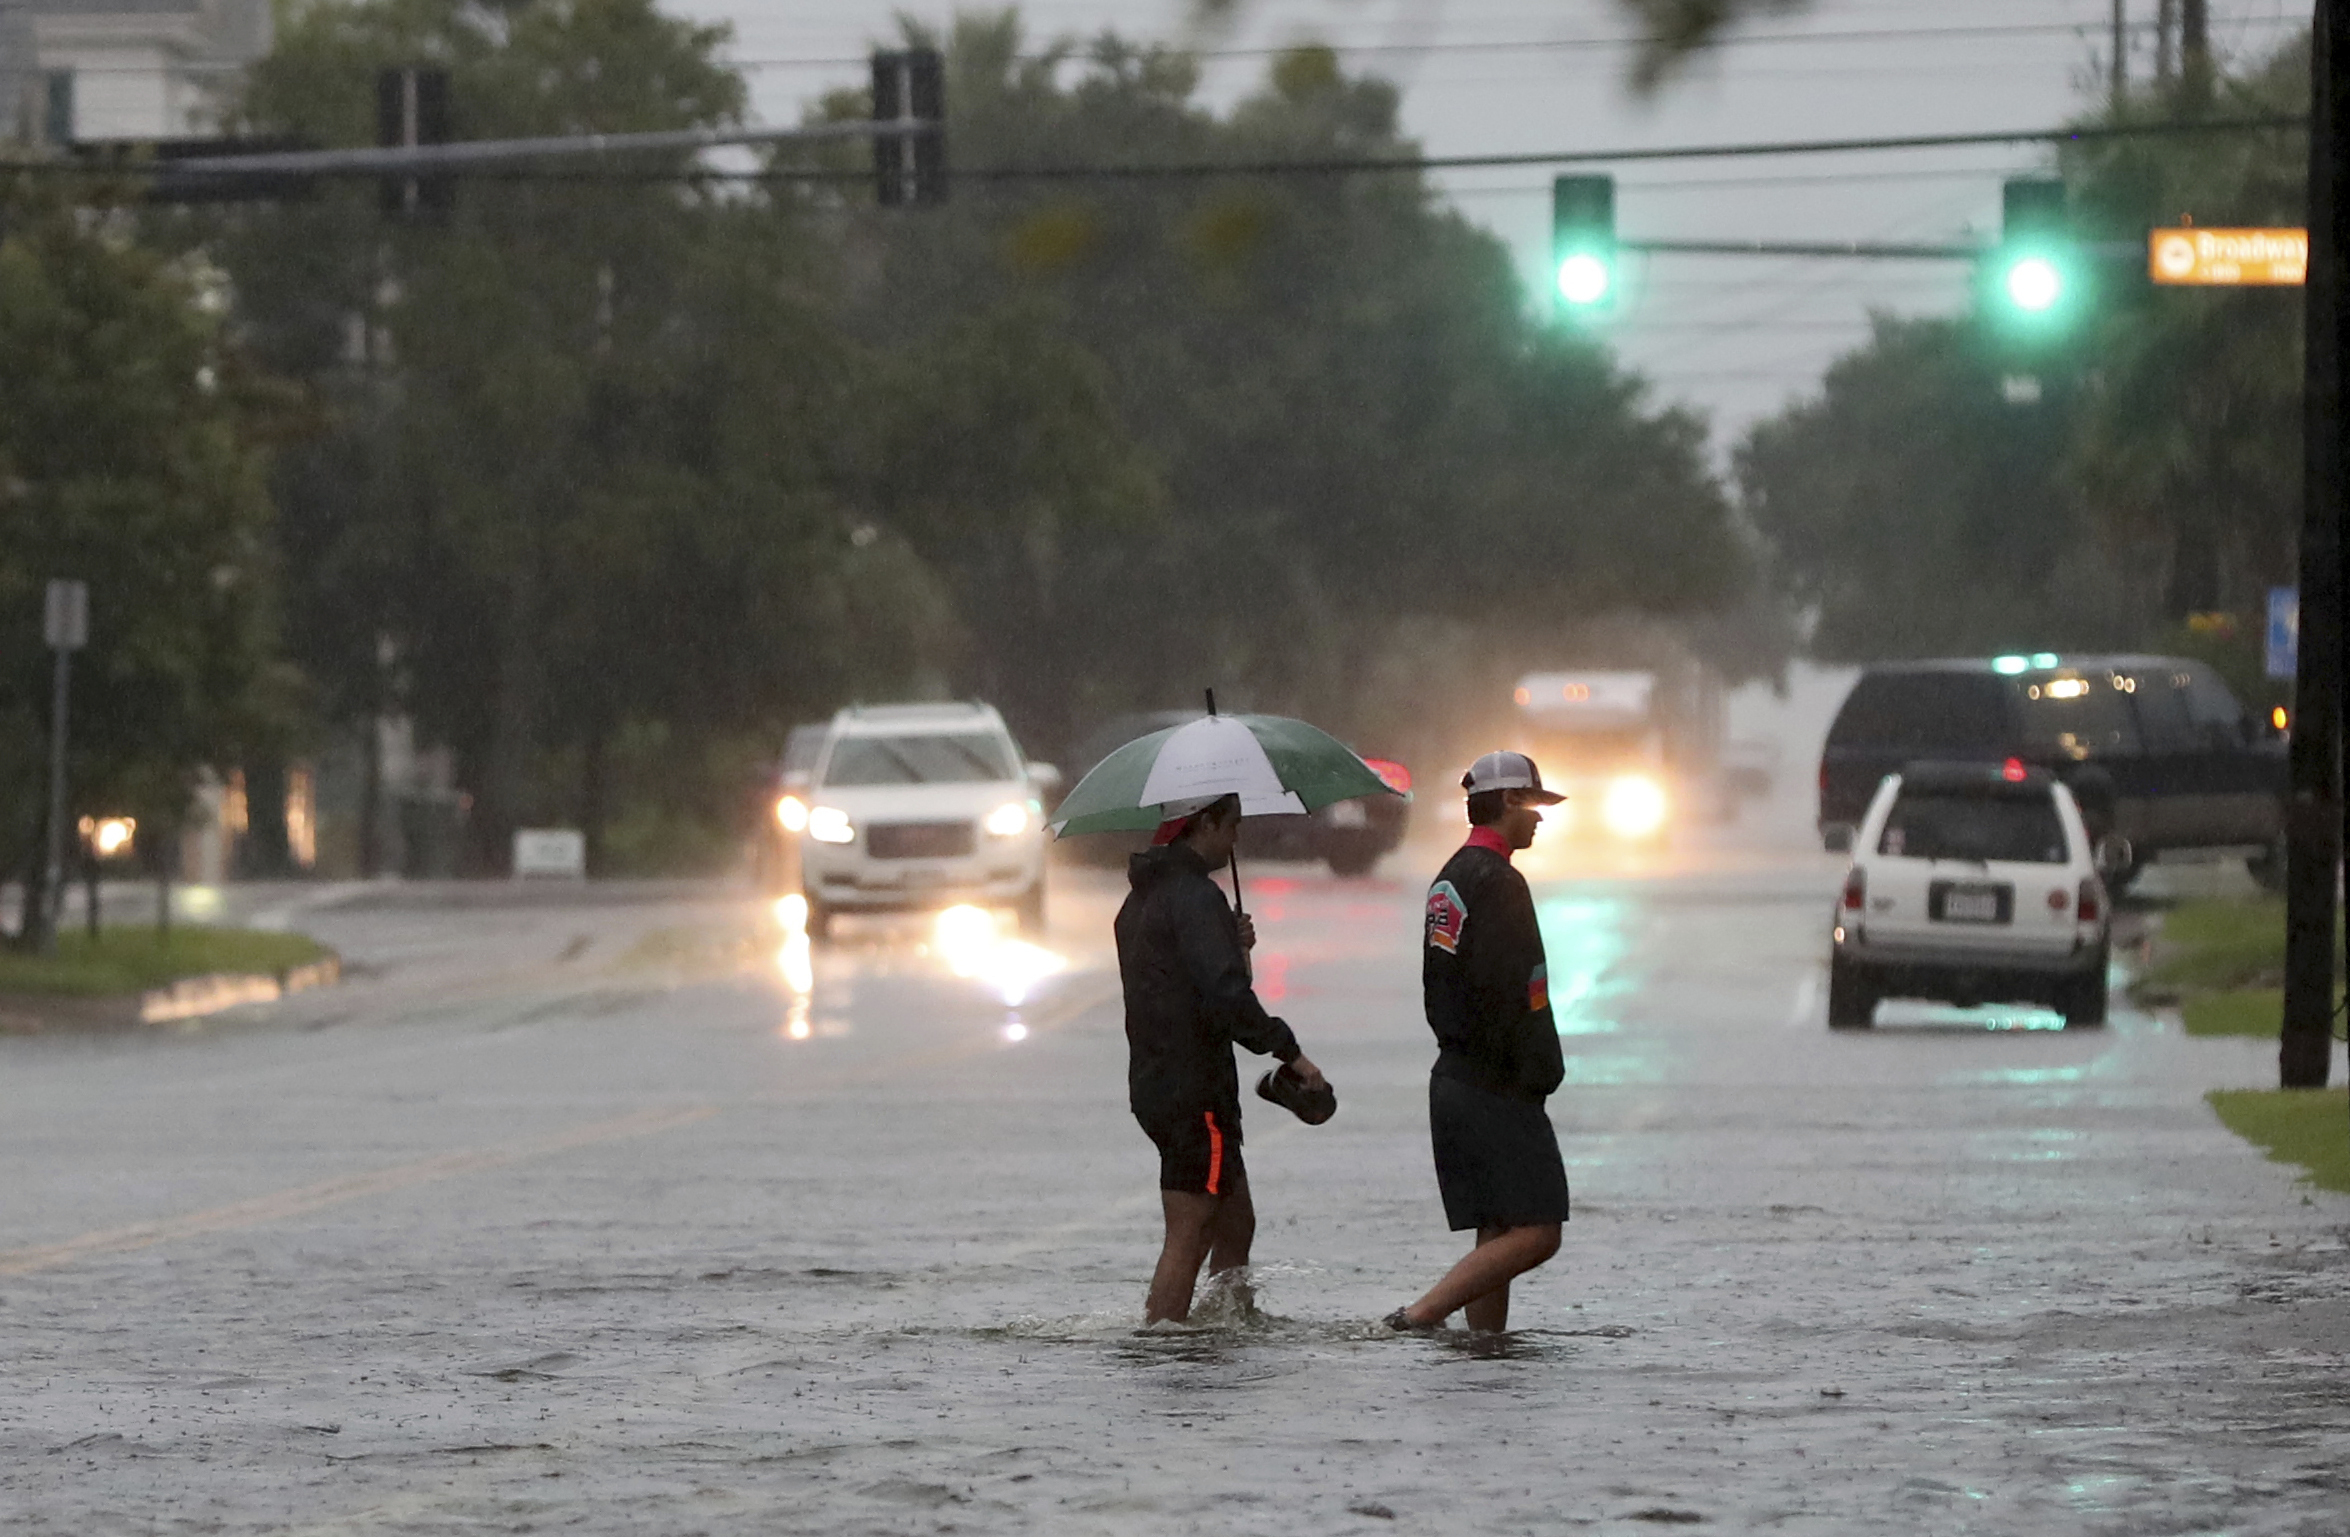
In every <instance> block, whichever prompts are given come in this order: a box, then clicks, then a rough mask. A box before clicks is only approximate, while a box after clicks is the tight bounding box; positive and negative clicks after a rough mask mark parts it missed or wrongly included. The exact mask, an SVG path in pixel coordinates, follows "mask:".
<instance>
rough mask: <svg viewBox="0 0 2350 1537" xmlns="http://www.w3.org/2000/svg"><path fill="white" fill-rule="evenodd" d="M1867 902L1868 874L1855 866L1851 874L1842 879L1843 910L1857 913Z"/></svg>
mask: <svg viewBox="0 0 2350 1537" xmlns="http://www.w3.org/2000/svg"><path fill="white" fill-rule="evenodd" d="M1868 900H1869V873H1868V872H1867V871H1866V870H1863V869H1860V868H1859V867H1857V866H1855V867H1854V869H1853V872H1852V873H1851V874H1850V875H1847V876H1846V877H1844V910H1845V911H1846V912H1848V913H1857V912H1859V911H1860V910H1861V909H1862V908H1863V907H1865V906H1867V905H1868Z"/></svg>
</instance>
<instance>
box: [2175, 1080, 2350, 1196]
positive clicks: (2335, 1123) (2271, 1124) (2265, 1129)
mask: <svg viewBox="0 0 2350 1537" xmlns="http://www.w3.org/2000/svg"><path fill="white" fill-rule="evenodd" d="M2204 1098H2205V1099H2206V1100H2207V1101H2208V1102H2209V1103H2210V1105H2211V1108H2212V1112H2213V1113H2214V1114H2216V1115H2217V1116H2218V1117H2219V1119H2220V1124H2221V1125H2223V1126H2225V1127H2227V1129H2228V1130H2230V1131H2232V1132H2234V1133H2235V1134H2236V1135H2237V1136H2239V1137H2242V1138H2243V1139H2244V1140H2245V1141H2247V1142H2249V1143H2251V1144H2252V1145H2253V1146H2254V1147H2257V1148H2259V1149H2260V1150H2261V1151H2262V1152H2263V1153H2266V1154H2267V1155H2268V1160H2269V1162H2271V1163H2289V1164H2299V1165H2300V1166H2301V1169H2302V1175H2301V1177H2302V1179H2303V1180H2305V1181H2307V1182H2308V1183H2310V1184H2312V1185H2315V1186H2316V1187H2317V1188H2318V1189H2320V1190H2332V1191H2337V1192H2340V1193H2343V1194H2350V1109H2346V1108H2345V1105H2344V1102H2343V1098H2342V1093H2341V1091H2340V1090H2339V1089H2214V1090H2213V1091H2212V1092H2211V1093H2209V1094H2206V1095H2205V1096H2204Z"/></svg>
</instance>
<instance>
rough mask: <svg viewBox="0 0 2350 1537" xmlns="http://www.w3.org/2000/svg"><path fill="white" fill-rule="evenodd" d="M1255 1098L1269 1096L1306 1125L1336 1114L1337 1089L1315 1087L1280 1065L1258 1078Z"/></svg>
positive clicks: (1320, 1122) (1268, 1097) (1325, 1086)
mask: <svg viewBox="0 0 2350 1537" xmlns="http://www.w3.org/2000/svg"><path fill="white" fill-rule="evenodd" d="M1257 1098H1259V1099H1269V1100H1271V1101H1272V1102H1273V1103H1274V1104H1276V1105H1279V1106H1280V1107H1281V1108H1282V1109H1284V1110H1286V1111H1288V1112H1289V1113H1290V1114H1291V1115H1294V1116H1296V1117H1297V1118H1298V1119H1299V1120H1301V1121H1303V1122H1305V1123H1306V1124H1307V1125H1308V1126H1319V1125H1321V1124H1322V1123H1323V1122H1324V1121H1327V1120H1329V1119H1330V1118H1331V1117H1332V1116H1334V1115H1336V1114H1337V1113H1338V1091H1337V1090H1335V1089H1333V1088H1331V1087H1330V1085H1329V1084H1328V1083H1326V1082H1325V1083H1324V1084H1323V1085H1322V1086H1321V1087H1320V1088H1318V1089H1309V1088H1307V1087H1306V1081H1305V1080H1304V1079H1303V1078H1300V1077H1299V1076H1298V1075H1297V1074H1296V1073H1294V1072H1292V1071H1291V1070H1290V1069H1289V1068H1288V1066H1286V1065H1283V1066H1281V1067H1277V1068H1275V1069H1273V1071H1271V1072H1269V1073H1267V1074H1266V1075H1265V1076H1264V1077H1262V1078H1259V1079H1258V1080H1257Z"/></svg>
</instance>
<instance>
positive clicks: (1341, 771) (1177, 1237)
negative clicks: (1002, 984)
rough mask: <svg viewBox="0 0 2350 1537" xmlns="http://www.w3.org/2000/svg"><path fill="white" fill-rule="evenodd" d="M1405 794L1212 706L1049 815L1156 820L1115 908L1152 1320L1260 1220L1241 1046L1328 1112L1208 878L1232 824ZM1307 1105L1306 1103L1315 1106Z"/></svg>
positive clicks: (1073, 826)
mask: <svg viewBox="0 0 2350 1537" xmlns="http://www.w3.org/2000/svg"><path fill="white" fill-rule="evenodd" d="M1395 793H1397V792H1396V791H1394V790H1393V789H1391V788H1390V787H1389V786H1388V785H1387V783H1386V782H1385V781H1384V780H1382V779H1381V778H1380V777H1379V776H1378V775H1377V774H1375V773H1373V772H1372V771H1371V768H1370V765H1368V764H1366V763H1365V762H1363V760H1362V759H1361V758H1358V757H1356V756H1355V755H1354V754H1353V753H1352V752H1350V751H1348V750H1347V748H1346V747H1345V746H1344V745H1343V744H1342V743H1340V742H1339V741H1338V740H1337V739H1335V738H1334V737H1332V736H1331V735H1330V734H1329V733H1327V732H1325V731H1321V730H1318V729H1316V728H1315V727H1313V726H1309V725H1307V724H1306V723H1305V722H1304V721H1301V720H1291V719H1289V718H1287V717H1286V716H1279V715H1219V714H1217V713H1216V696H1215V695H1214V694H1213V693H1212V692H1211V693H1210V694H1209V695H1208V713H1207V714H1206V715H1205V716H1202V717H1201V718H1199V719H1197V720H1193V721H1187V722H1185V723H1184V724H1182V725H1180V726H1169V727H1167V728H1165V729H1164V730H1160V731H1154V732H1151V733H1150V734H1148V735H1147V736H1140V737H1137V738H1135V739H1134V740H1133V741H1131V742H1128V743H1127V744H1126V745H1125V746H1124V747H1121V748H1119V749H1118V750H1117V751H1116V752H1114V753H1112V754H1110V755H1109V756H1108V757H1107V758H1104V759H1103V760H1102V761H1101V762H1100V763H1097V764H1095V765H1094V767H1093V768H1092V769H1091V770H1089V771H1088V772H1087V773H1086V775H1085V777H1084V778H1083V779H1080V780H1079V781H1078V782H1077V785H1076V788H1074V789H1072V790H1071V791H1070V792H1069V794H1068V797H1067V798H1066V799H1065V800H1063V801H1062V802H1061V804H1060V806H1059V808H1058V809H1057V810H1056V811H1055V812H1054V815H1053V823H1052V826H1053V830H1054V832H1056V833H1057V834H1059V835H1061V836H1063V837H1067V836H1070V835H1072V834H1079V833H1106V832H1139V831H1142V830H1144V829H1147V828H1156V829H1157V832H1156V833H1155V834H1154V835H1153V837H1152V839H1151V847H1150V848H1149V849H1148V850H1147V851H1145V852H1143V853H1140V854H1137V855H1135V856H1134V859H1133V861H1132V864H1131V866H1130V868H1129V870H1128V875H1127V878H1128V881H1129V882H1130V883H1131V885H1132V887H1133V890H1131V891H1130V892H1129V893H1128V894H1127V897H1126V903H1125V905H1124V906H1123V907H1121V908H1119V910H1118V925H1117V935H1118V974H1119V977H1120V979H1121V980H1122V981H1123V982H1124V984H1125V989H1126V1043H1127V1046H1128V1049H1129V1052H1130V1055H1129V1057H1128V1064H1127V1074H1126V1082H1127V1099H1128V1102H1129V1103H1130V1104H1131V1105H1132V1107H1133V1109H1134V1118H1135V1119H1136V1120H1138V1121H1140V1122H1141V1123H1142V1129H1143V1130H1144V1131H1145V1132H1147V1133H1149V1134H1150V1139H1151V1140H1152V1141H1153V1142H1155V1143H1157V1144H1158V1147H1159V1190H1160V1193H1161V1199H1162V1204H1163V1205H1164V1207H1165V1211H1166V1218H1167V1240H1166V1245H1165V1247H1164V1249H1163V1250H1162V1251H1161V1253H1160V1255H1159V1265H1158V1271H1157V1273H1156V1274H1155V1275H1153V1276H1152V1278H1151V1289H1150V1298H1149V1301H1148V1303H1147V1304H1146V1305H1145V1316H1147V1317H1148V1318H1149V1320H1150V1321H1151V1322H1153V1323H1156V1322H1158V1321H1159V1320H1161V1319H1184V1318H1188V1317H1189V1316H1190V1315H1191V1293H1192V1287H1193V1285H1194V1283H1196V1282H1197V1281H1198V1279H1199V1271H1200V1266H1201V1265H1202V1264H1203V1263H1205V1264H1206V1265H1207V1267H1208V1269H1209V1270H1210V1271H1211V1272H1214V1273H1219V1274H1220V1273H1223V1272H1225V1271H1230V1270H1234V1269H1237V1268H1238V1267H1240V1266H1242V1265H1245V1264H1247V1263H1248V1251H1249V1244H1250V1241H1251V1240H1252V1239H1254V1237H1255V1236H1256V1226H1257V1214H1256V1207H1255V1205H1254V1203H1253V1202H1252V1201H1251V1200H1250V1198H1249V1188H1248V1171H1247V1170H1246V1169H1244V1168H1243V1167H1242V1166H1241V1162H1240V1080H1239V1075H1238V1074H1237V1073H1235V1072H1234V1071H1233V1065H1232V1048H1233V1047H1234V1046H1235V1045H1241V1046H1246V1047H1247V1048H1248V1049H1249V1050H1251V1051H1254V1052H1260V1053H1263V1054H1265V1055H1267V1056H1273V1057H1278V1058H1280V1059H1281V1061H1282V1062H1283V1063H1284V1064H1286V1065H1285V1066H1284V1067H1283V1069H1282V1071H1281V1073H1280V1074H1279V1075H1278V1077H1277V1078H1275V1079H1274V1080H1272V1083H1271V1085H1268V1084H1260V1085H1259V1086H1258V1092H1259V1093H1260V1094H1264V1095H1265V1096H1266V1097H1267V1098H1269V1099H1273V1100H1274V1101H1275V1102H1276V1103H1280V1104H1285V1105H1288V1106H1289V1108H1291V1109H1292V1110H1294V1111H1296V1113H1297V1114H1298V1116H1299V1118H1300V1119H1302V1120H1305V1121H1307V1122H1309V1123H1311V1124H1318V1123H1319V1122H1321V1121H1324V1120H1327V1119H1329V1117H1330V1115H1331V1114H1332V1113H1333V1112H1334V1111H1335V1109H1336V1102H1335V1100H1333V1099H1332V1098H1331V1095H1330V1085H1329V1083H1328V1081H1327V1080H1326V1079H1324V1078H1323V1076H1322V1070H1321V1069H1320V1068H1318V1067H1316V1066H1314V1064H1313V1063H1312V1062H1309V1061H1308V1060H1306V1058H1305V1057H1304V1056H1303V1055H1302V1054H1301V1053H1300V1052H1299V1051H1298V1049H1297V1037H1295V1036H1293V1035H1291V1034H1290V1032H1289V1026H1287V1025H1285V1024H1283V1023H1282V1022H1281V1021H1280V1020H1278V1019H1275V1018H1273V1017H1272V1016H1271V1015H1269V1014H1267V1013H1266V1012H1265V1006H1264V1005H1263V1004H1261V1003H1259V1002H1258V1001H1257V995H1256V992H1255V991H1254V989H1252V988H1251V987H1250V986H1249V968H1248V952H1249V948H1250V946H1252V945H1254V944H1255V943H1256V930H1255V927H1254V926H1253V925H1252V924H1250V922H1249V921H1248V918H1247V917H1246V916H1245V915H1244V914H1242V913H1237V912H1235V911H1234V908H1235V907H1236V906H1238V903H1239V897H1240V872H1239V869H1238V867H1237V866H1234V868H1233V875H1232V882H1233V884H1232V895H1233V902H1232V903H1231V904H1227V903H1226V902H1225V900H1224V893H1223V891H1222V890H1221V889H1219V888H1218V887H1217V885H1216V883H1215V881H1214V880H1213V879H1212V878H1211V877H1210V874H1209V872H1210V871H1213V870H1214V869H1216V868H1217V867H1218V866H1219V865H1231V864H1232V851H1233V848H1234V845H1235V844H1236V843H1237V842H1238V841H1239V838H1240V819H1241V817H1242V816H1243V815H1246V816H1266V815H1273V814H1280V813H1287V814H1290V815H1295V814H1298V813H1301V812H1312V811H1318V810H1320V809H1321V808H1322V807H1324V806H1329V805H1333V804H1335V803H1337V802H1339V801H1342V800H1352V799H1354V798H1355V797H1357V796H1364V795H1393V794H1395ZM1309 1100H1310V1101H1313V1102H1314V1103H1312V1104H1311V1105H1309V1104H1308V1101H1309Z"/></svg>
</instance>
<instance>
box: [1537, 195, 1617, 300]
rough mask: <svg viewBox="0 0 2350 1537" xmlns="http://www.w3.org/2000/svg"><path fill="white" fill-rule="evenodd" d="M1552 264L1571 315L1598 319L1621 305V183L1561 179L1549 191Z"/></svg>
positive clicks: (1559, 292)
mask: <svg viewBox="0 0 2350 1537" xmlns="http://www.w3.org/2000/svg"><path fill="white" fill-rule="evenodd" d="M1550 263H1551V275H1552V277H1553V279H1554V280H1555V281H1556V283H1557V285H1558V296H1559V299H1560V300H1561V302H1563V303H1564V304H1565V305H1566V307H1567V308H1568V310H1569V311H1571V312H1574V313H1577V314H1593V313H1597V312H1599V311H1602V310H1607V309H1612V308H1613V307H1614V306H1615V302H1616V179H1615V178H1614V177H1613V176H1561V177H1559V178H1558V179H1557V180H1556V181H1554V182H1552V183H1551V187H1550Z"/></svg>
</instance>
